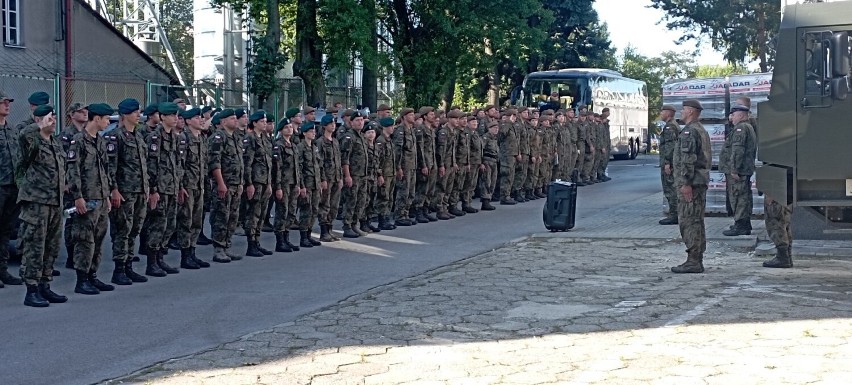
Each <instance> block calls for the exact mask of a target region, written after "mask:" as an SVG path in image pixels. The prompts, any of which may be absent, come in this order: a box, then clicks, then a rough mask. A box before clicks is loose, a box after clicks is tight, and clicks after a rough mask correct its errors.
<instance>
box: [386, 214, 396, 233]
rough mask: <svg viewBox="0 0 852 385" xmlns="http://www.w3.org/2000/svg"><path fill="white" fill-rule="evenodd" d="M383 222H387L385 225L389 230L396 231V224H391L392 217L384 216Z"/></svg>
mask: <svg viewBox="0 0 852 385" xmlns="http://www.w3.org/2000/svg"><path fill="white" fill-rule="evenodd" d="M385 222H387V224H388V226H389V227H390V228H391V230H396V224H395V223H393V217H392V216H390V215H386V216H385Z"/></svg>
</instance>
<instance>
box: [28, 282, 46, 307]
mask: <svg viewBox="0 0 852 385" xmlns="http://www.w3.org/2000/svg"><path fill="white" fill-rule="evenodd" d="M24 305H27V306H32V307H48V306H50V302H48V301H47V300H46V299H44V298H42V296H41V293H39V290H38V286H36V285H27V294H26V296H24Z"/></svg>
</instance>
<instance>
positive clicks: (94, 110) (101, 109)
mask: <svg viewBox="0 0 852 385" xmlns="http://www.w3.org/2000/svg"><path fill="white" fill-rule="evenodd" d="M86 109H87V110H89V116H110V115H112V114H114V113H115V110H113V109H112V107H110V106H109V104H106V103H94V104H89V106H88V107H86Z"/></svg>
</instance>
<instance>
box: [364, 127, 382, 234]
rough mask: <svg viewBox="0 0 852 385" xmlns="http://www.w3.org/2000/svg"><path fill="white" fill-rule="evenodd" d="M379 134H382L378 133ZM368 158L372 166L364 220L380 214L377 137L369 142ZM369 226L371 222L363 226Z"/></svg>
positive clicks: (369, 173) (369, 172) (368, 176)
mask: <svg viewBox="0 0 852 385" xmlns="http://www.w3.org/2000/svg"><path fill="white" fill-rule="evenodd" d="M377 135H381V134H378V133H377ZM365 140H366V139H365ZM367 159H369V165H370V168H369V169H368V170H367V178H366V180H367V200H366V202H367V203H366V204H365V205H364V217H362V218H363V219H362V221H363V220H367V221H368V222H369V221H370V218H372V217H374V216H376V215H378V212H377V211H376V194H377V193H378V188H377V187H378V185H377V182H378V181H377V179H378V176H379V172H380V170H379V164H378V161H379V153H378V152H377V149H376V143H375V139H374V140H373V143H370V142H369V141H368V142H367ZM368 226H369V223H364V225H362V226H361V227H362V228H363V229H366V228H367V227H368ZM364 231H366V230H364Z"/></svg>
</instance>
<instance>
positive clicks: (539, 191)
mask: <svg viewBox="0 0 852 385" xmlns="http://www.w3.org/2000/svg"><path fill="white" fill-rule="evenodd" d="M542 190H543V189H540V188H537V189H535V192H533V194H535V196H537V197H539V198H547V194H546V193H545V192H544V191H542Z"/></svg>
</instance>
